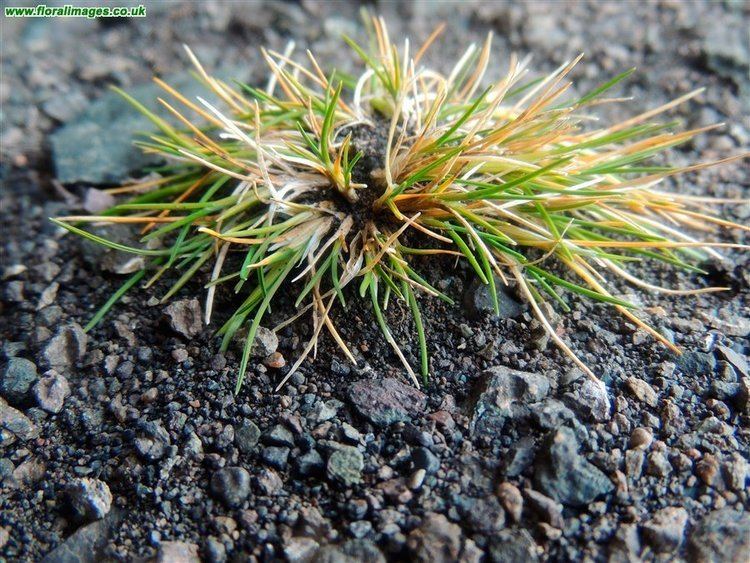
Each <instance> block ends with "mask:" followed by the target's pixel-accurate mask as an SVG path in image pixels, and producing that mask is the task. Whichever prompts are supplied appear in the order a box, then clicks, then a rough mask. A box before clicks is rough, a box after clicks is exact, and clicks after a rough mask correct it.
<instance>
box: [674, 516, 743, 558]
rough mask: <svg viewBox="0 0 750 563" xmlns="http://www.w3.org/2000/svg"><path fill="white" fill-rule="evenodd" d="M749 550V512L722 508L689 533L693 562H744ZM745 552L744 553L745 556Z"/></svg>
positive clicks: (688, 555) (689, 554)
mask: <svg viewBox="0 0 750 563" xmlns="http://www.w3.org/2000/svg"><path fill="white" fill-rule="evenodd" d="M748 553H750V513H748V512H738V511H736V510H733V509H731V508H722V509H721V510H717V511H715V512H712V513H711V514H709V515H708V516H706V517H705V518H704V519H703V520H701V521H700V522H699V523H698V525H697V526H695V527H694V528H693V529H692V530H691V533H690V539H689V541H688V549H687V558H688V561H691V562H694V563H713V562H724V561H726V562H730V561H744V560H745V559H746V556H747V554H748ZM743 554H744V555H743Z"/></svg>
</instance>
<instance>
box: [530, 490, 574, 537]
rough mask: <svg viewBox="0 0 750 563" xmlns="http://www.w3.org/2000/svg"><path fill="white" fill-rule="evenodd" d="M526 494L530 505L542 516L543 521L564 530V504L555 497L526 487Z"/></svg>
mask: <svg viewBox="0 0 750 563" xmlns="http://www.w3.org/2000/svg"><path fill="white" fill-rule="evenodd" d="M523 492H524V495H526V500H527V501H528V504H529V506H531V508H533V509H534V511H535V512H536V513H537V514H538V515H539V516H540V517H541V519H542V521H544V522H547V523H548V524H550V525H551V526H553V527H555V528H557V529H558V530H562V529H563V526H564V525H565V521H564V520H563V506H562V504H560V503H558V502H555V501H554V500H553V499H551V498H549V497H548V496H546V495H543V494H542V493H540V492H539V491H535V490H533V489H524V491H523Z"/></svg>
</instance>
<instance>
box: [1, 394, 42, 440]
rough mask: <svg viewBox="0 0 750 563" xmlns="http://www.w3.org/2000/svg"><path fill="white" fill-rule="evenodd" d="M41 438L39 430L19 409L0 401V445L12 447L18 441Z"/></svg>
mask: <svg viewBox="0 0 750 563" xmlns="http://www.w3.org/2000/svg"><path fill="white" fill-rule="evenodd" d="M37 436H39V428H38V427H37V425H36V424H34V423H33V422H32V421H31V420H29V418H28V417H27V416H26V415H25V414H23V413H22V412H21V411H19V410H18V409H14V408H13V407H11V406H9V405H8V404H7V403H5V401H4V400H3V399H0V438H1V440H0V444H2V445H3V446H5V445H10V444H12V443H13V442H15V441H16V440H21V441H26V440H33V439H34V438H36V437H37Z"/></svg>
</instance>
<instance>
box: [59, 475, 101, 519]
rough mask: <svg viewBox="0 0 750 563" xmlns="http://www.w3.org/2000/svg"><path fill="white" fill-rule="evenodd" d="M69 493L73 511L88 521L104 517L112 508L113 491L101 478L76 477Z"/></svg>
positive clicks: (68, 489)
mask: <svg viewBox="0 0 750 563" xmlns="http://www.w3.org/2000/svg"><path fill="white" fill-rule="evenodd" d="M67 494H68V498H69V499H70V503H71V506H72V508H73V511H74V512H75V513H76V515H77V516H78V517H79V518H80V519H81V520H84V521H87V522H90V521H92V520H100V519H102V518H104V517H105V516H106V515H107V513H109V510H110V508H112V493H111V492H110V491H109V487H108V486H107V484H106V483H105V482H104V481H100V480H99V479H89V478H88V477H84V478H82V479H76V480H75V481H73V482H72V483H71V484H70V485H69V486H68V488H67Z"/></svg>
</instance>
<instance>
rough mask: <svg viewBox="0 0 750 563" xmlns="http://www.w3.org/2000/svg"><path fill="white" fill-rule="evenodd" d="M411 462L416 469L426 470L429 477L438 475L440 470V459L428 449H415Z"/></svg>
mask: <svg viewBox="0 0 750 563" xmlns="http://www.w3.org/2000/svg"><path fill="white" fill-rule="evenodd" d="M411 461H412V463H413V464H414V469H424V470H425V472H426V473H427V474H428V475H432V474H434V473H437V472H438V470H439V469H440V458H439V457H437V456H436V455H435V454H434V453H432V452H431V451H430V450H429V449H427V448H414V449H413V450H412V451H411Z"/></svg>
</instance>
